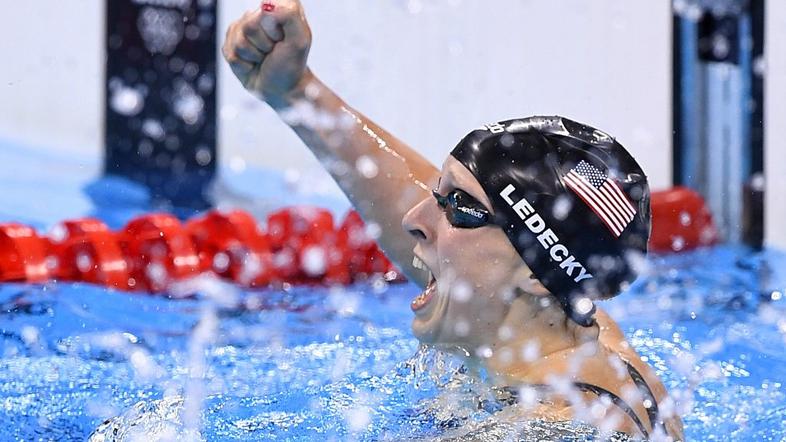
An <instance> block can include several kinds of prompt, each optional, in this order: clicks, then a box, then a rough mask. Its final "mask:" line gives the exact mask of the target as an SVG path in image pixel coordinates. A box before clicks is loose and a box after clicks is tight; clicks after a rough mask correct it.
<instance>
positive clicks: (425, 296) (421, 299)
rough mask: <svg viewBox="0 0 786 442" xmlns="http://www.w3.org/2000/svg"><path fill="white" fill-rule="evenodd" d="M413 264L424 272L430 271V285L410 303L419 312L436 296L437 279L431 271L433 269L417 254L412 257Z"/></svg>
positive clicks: (413, 309)
mask: <svg viewBox="0 0 786 442" xmlns="http://www.w3.org/2000/svg"><path fill="white" fill-rule="evenodd" d="M412 266H413V267H415V268H416V269H418V270H423V271H424V272H428V279H429V281H428V285H427V286H426V288H425V289H424V290H423V293H421V294H420V295H418V296H417V297H416V298H415V299H413V300H412V302H411V303H410V305H409V306H410V308H411V309H412V311H414V312H417V311H419V310H422V309H423V308H424V307H425V306H426V305H428V303H429V301H431V299H432V298H434V294H435V293H436V292H437V290H436V287H437V280H436V279H435V278H434V274H433V273H431V270H429V268H428V267H427V266H426V264H425V263H424V262H423V261H421V260H420V258H418V257H417V256H414V257H412Z"/></svg>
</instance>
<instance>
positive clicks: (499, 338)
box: [473, 294, 599, 382]
mask: <svg viewBox="0 0 786 442" xmlns="http://www.w3.org/2000/svg"><path fill="white" fill-rule="evenodd" d="M542 299H549V300H550V303H549V304H548V305H545V306H544V305H542V303H541V300H542ZM598 334H599V329H598V326H597V325H593V326H590V327H584V326H581V325H579V324H576V323H575V322H573V321H571V320H570V319H568V318H567V316H566V315H565V313H564V312H563V310H562V308H561V307H560V306H559V304H558V303H557V301H556V300H555V299H554V298H551V297H549V298H544V297H543V296H534V295H529V294H522V295H521V296H518V297H517V298H516V299H515V300H513V301H512V303H511V307H510V311H509V313H508V314H507V316H506V317H505V320H504V321H503V323H502V324H501V325H500V327H499V331H498V333H496V336H492V337H491V339H489V340H488V342H486V343H485V345H484V350H485V348H486V347H487V348H488V349H490V351H488V350H485V351H482V350H480V351H475V352H474V354H473V356H474V358H473V359H475V363H476V364H480V365H482V366H484V367H485V368H486V370H487V371H488V374H489V376H491V377H492V378H496V379H498V380H500V381H502V382H510V381H515V380H518V381H528V382H542V380H541V378H542V376H543V375H544V373H545V372H544V370H541V369H539V368H540V367H544V365H548V366H549V367H550V369H549V370H547V371H548V372H552V373H553V371H554V367H565V369H567V368H568V367H569V366H570V364H567V361H568V358H569V356H570V355H571V354H573V353H574V352H575V350H577V349H578V348H579V347H582V346H584V345H585V344H590V345H591V344H595V343H597V342H598ZM560 360H563V361H560ZM562 362H566V363H562Z"/></svg>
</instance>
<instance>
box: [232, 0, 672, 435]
mask: <svg viewBox="0 0 786 442" xmlns="http://www.w3.org/2000/svg"><path fill="white" fill-rule="evenodd" d="M266 3H267V4H269V6H268V7H266V8H257V9H255V10H253V11H249V12H248V13H246V14H245V15H244V16H243V17H241V18H240V19H238V20H237V21H235V22H234V23H233V24H232V25H231V26H230V28H229V29H228V31H227V36H226V42H225V44H224V47H223V54H224V57H225V58H226V60H227V62H228V63H229V65H230V67H231V68H232V71H233V72H234V74H235V75H236V76H237V77H238V79H239V80H240V82H241V84H242V85H243V87H245V88H246V89H248V90H249V91H250V92H251V93H253V94H254V95H255V96H257V97H259V98H260V99H262V100H264V101H266V102H267V103H268V104H269V105H270V106H271V107H273V109H275V110H276V111H277V112H278V113H279V115H281V117H282V119H283V120H284V122H286V123H287V124H289V125H290V127H292V129H293V130H294V131H295V132H296V133H297V135H298V136H299V137H300V138H301V139H302V140H303V142H304V143H305V144H306V146H308V148H309V149H310V150H311V151H312V152H313V153H314V155H315V156H316V157H317V158H318V159H319V160H320V161H321V162H322V164H323V165H324V166H325V168H326V169H327V170H328V171H329V172H330V173H331V175H332V176H333V177H334V179H335V180H336V182H337V183H338V184H339V186H340V187H341V188H342V190H343V191H344V192H345V193H346V194H347V196H348V197H349V199H350V200H351V201H352V202H353V204H354V205H355V207H356V208H357V209H358V211H359V212H360V214H361V216H362V217H363V218H364V220H365V221H366V222H373V223H377V224H378V225H379V226H380V227H381V232H382V233H381V236H380V237H379V238H378V242H379V243H380V245H381V246H382V248H383V249H384V250H385V252H386V254H387V255H388V257H389V258H391V260H393V261H394V262H395V263H396V264H397V265H398V266H399V268H401V269H402V270H403V271H404V272H405V273H406V274H407V276H408V277H409V279H410V280H412V281H413V282H415V283H416V284H418V285H419V286H420V287H422V288H425V289H426V292H430V293H431V294H430V295H429V296H422V295H421V296H419V297H418V298H417V299H416V300H413V307H414V308H413V310H415V317H414V319H413V323H412V329H413V333H414V334H415V336H417V337H418V339H420V340H421V342H423V343H427V344H431V345H435V346H439V347H442V348H445V349H447V350H449V351H454V352H456V353H459V354H463V355H465V357H466V361H467V364H468V365H469V366H471V367H483V368H485V369H487V371H488V372H489V373H490V375H491V378H492V381H493V382H495V383H497V384H500V385H519V384H522V383H524V384H527V383H549V382H550V381H553V380H554V379H556V378H562V379H566V380H570V381H582V382H587V383H592V384H595V385H598V386H601V387H604V388H606V389H607V390H609V391H612V392H614V393H616V394H618V395H619V396H622V397H623V398H625V397H626V396H630V395H629V394H628V392H629V391H630V389H631V386H632V381H631V380H630V377H629V376H627V375H626V374H625V373H624V370H622V371H621V370H619V367H620V363H621V360H622V359H625V360H627V361H629V362H630V363H631V364H633V365H634V366H635V367H636V368H637V369H638V370H639V371H640V372H641V373H642V374H643V375H644V377H645V379H646V381H647V383H648V384H649V385H650V387H651V389H652V390H653V392H654V393H655V396H656V398H657V400H658V402H659V405H661V410H662V411H663V412H666V413H667V414H668V418H667V428H668V430H669V433H670V434H671V435H673V436H675V437H676V438H678V439H682V425H681V421H680V419H679V417H678V416H677V414H676V411H677V410H676V409H675V408H674V407H670V406H669V403H668V400H667V399H666V398H667V393H666V390H665V388H664V387H663V385H662V384H661V383H660V381H659V379H658V378H657V376H656V375H655V374H654V372H653V371H652V370H651V369H650V368H649V367H648V366H647V364H645V363H644V362H642V361H641V359H640V358H639V357H638V355H637V354H636V352H635V351H634V350H633V349H632V348H631V347H630V345H628V343H627V341H626V340H625V337H624V335H623V333H622V332H621V331H620V330H619V327H617V325H616V323H614V321H613V320H612V319H611V318H609V317H608V316H607V315H606V314H605V313H604V312H603V311H602V310H600V309H598V313H597V314H596V319H597V325H595V326H593V327H581V326H579V325H577V324H575V323H573V322H572V321H570V320H568V319H567V318H566V316H565V314H564V313H563V312H562V310H561V308H559V307H558V305H557V303H556V301H555V300H554V298H553V297H552V296H551V295H550V294H549V293H548V291H547V290H546V289H545V288H544V287H543V286H542V285H541V284H540V283H539V282H538V281H537V280H534V279H531V278H530V271H529V269H528V268H527V266H526V264H524V262H523V261H522V259H521V258H520V257H519V255H518V254H517V253H516V251H515V249H514V248H513V246H512V245H511V244H510V242H509V241H508V239H507V237H506V236H505V234H504V233H503V232H502V230H501V229H499V228H497V227H495V226H484V227H480V228H476V229H458V228H455V227H453V226H451V225H450V223H448V221H447V219H446V217H445V214H444V212H443V211H442V209H440V208H439V206H438V205H437V203H436V201H435V199H434V198H433V196H431V194H430V191H431V189H432V188H436V187H437V186H438V192H439V193H440V194H441V195H446V194H447V193H448V192H449V191H451V190H453V189H462V190H464V191H466V192H468V193H469V194H470V195H472V196H473V197H474V198H476V199H477V200H478V201H480V202H482V203H483V204H484V205H486V207H487V208H489V209H490V208H491V205H490V203H489V200H488V198H487V196H486V195H485V194H484V193H483V191H482V188H481V186H480V184H479V183H478V182H477V180H476V179H475V178H474V177H473V176H472V174H471V173H470V172H469V171H468V170H467V169H466V168H464V166H463V165H461V164H460V163H459V162H458V161H456V160H455V159H453V158H452V157H448V159H447V160H446V161H445V163H444V165H443V168H442V171H439V170H437V169H436V168H435V167H434V166H433V165H432V164H431V163H430V162H429V161H428V160H426V159H425V158H424V157H423V156H422V155H420V154H419V153H418V152H417V151H415V150H414V149H412V148H410V147H409V146H407V145H406V144H405V143H403V142H401V141H400V140H398V139H397V138H396V137H394V136H393V135H391V134H390V133H388V132H386V131H385V130H384V129H382V128H381V127H380V126H378V125H376V124H375V123H374V122H372V121H371V120H370V119H368V118H367V117H365V116H364V115H363V114H361V113H360V112H358V111H356V110H354V109H352V108H351V107H350V106H349V105H347V104H346V103H345V102H344V101H343V100H342V99H341V98H340V97H338V95H336V93H335V92H334V91H332V90H331V89H330V88H328V87H327V86H325V85H324V84H323V83H322V82H321V81H320V80H319V79H318V78H317V77H316V76H315V75H314V74H313V72H312V71H311V70H310V69H309V68H308V66H307V57H308V52H309V49H310V46H311V30H310V28H309V26H308V23H307V22H306V19H305V13H304V11H303V7H302V5H301V4H300V2H299V1H297V0H276V1H268V2H266ZM304 113H305V114H312V115H314V114H316V115H318V116H319V118H317V119H315V120H309V119H303V118H292V117H293V115H294V116H297V115H302V114H304ZM326 119H328V120H330V119H332V121H333V122H334V124H332V125H325V124H324V121H326ZM360 158H364V159H370V160H372V161H374V162H375V163H376V165H377V167H378V169H379V171H380V173H378V174H376V175H374V176H366V175H363V174H361V173H360V172H359V171H358V170H357V169H356V168H355V167H352V166H353V165H355V164H358V163H357V162H358V160H359V159H360ZM342 164H343V165H348V166H349V167H337V165H339V166H340V165H342ZM440 177H441V178H440ZM392 195H393V196H395V197H391V196H392ZM402 220H403V221H402ZM402 225H403V227H404V229H401V226H402ZM414 256H417V257H418V259H419V260H420V261H422V264H423V265H422V264H421V263H420V262H418V260H414V261H413V257H414ZM424 265H425V267H427V268H428V269H429V270H430V272H431V273H433V276H434V278H435V284H431V285H430V284H429V282H430V278H429V271H424V270H422V269H421V267H424ZM525 350H526V351H525ZM541 399H542V400H543V403H539V404H534V405H533V406H532V407H530V408H526V409H523V408H516V409H515V410H514V412H515V413H516V416H517V417H515V418H531V417H543V418H547V419H584V420H587V421H589V422H593V423H595V424H597V425H607V426H608V425H611V428H610V429H617V430H621V431H625V432H627V433H629V434H633V435H636V434H637V433H638V430H637V429H636V427H635V425H634V424H633V422H632V421H631V419H630V418H629V417H627V416H625V415H624V414H623V413H621V411H619V410H618V409H615V408H614V407H608V409H606V410H603V413H602V414H603V416H602V417H601V418H597V417H593V416H588V415H587V409H588V407H587V406H586V404H585V405H582V404H580V403H570V402H569V401H568V400H567V398H565V397H561V396H559V395H552V396H549V397H543V398H541ZM574 399H575V398H574ZM578 399H579V400H580V401H583V402H587V403H588V402H590V401H592V400H594V399H595V398H594V397H589V396H585V397H579V398H578ZM635 399H636V398H635V397H632V398H631V401H629V403H631V404H633V405H634V409H635V410H636V412H637V414H638V415H639V416H640V417H641V419H642V421H643V422H645V424H647V426H648V427H649V425H648V424H649V420H648V419H647V415H646V411H645V410H644V408H643V406H642V405H640V404H638V405H637V404H634V402H635ZM638 402H639V403H640V401H638Z"/></svg>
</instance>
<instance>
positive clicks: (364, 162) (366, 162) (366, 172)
mask: <svg viewBox="0 0 786 442" xmlns="http://www.w3.org/2000/svg"><path fill="white" fill-rule="evenodd" d="M355 168H356V169H357V171H358V172H360V174H361V175H363V176H364V177H366V178H369V179H371V178H374V177H375V176H377V174H378V173H379V167H377V163H376V161H374V160H373V159H372V158H371V157H369V156H368V155H361V156H360V157H359V158H358V159H357V161H356V162H355Z"/></svg>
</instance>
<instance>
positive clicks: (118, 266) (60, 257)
mask: <svg viewBox="0 0 786 442" xmlns="http://www.w3.org/2000/svg"><path fill="white" fill-rule="evenodd" d="M49 239H50V244H49V256H50V257H53V258H54V259H51V260H50V267H51V269H50V274H51V276H53V277H55V278H58V279H63V280H66V281H85V282H91V283H94V284H103V285H106V286H108V287H112V288H116V289H126V288H128V283H129V276H130V275H129V268H128V262H127V261H126V259H125V256H124V255H123V251H122V250H121V248H120V243H119V242H118V240H117V236H116V235H115V233H114V232H112V231H111V230H109V228H108V227H107V226H106V224H104V223H103V222H102V221H99V220H97V219H94V218H82V219H76V220H69V221H64V222H62V223H61V224H59V225H57V226H55V228H54V229H52V234H50V238H49Z"/></svg>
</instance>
